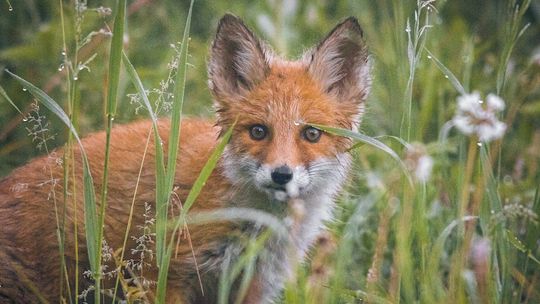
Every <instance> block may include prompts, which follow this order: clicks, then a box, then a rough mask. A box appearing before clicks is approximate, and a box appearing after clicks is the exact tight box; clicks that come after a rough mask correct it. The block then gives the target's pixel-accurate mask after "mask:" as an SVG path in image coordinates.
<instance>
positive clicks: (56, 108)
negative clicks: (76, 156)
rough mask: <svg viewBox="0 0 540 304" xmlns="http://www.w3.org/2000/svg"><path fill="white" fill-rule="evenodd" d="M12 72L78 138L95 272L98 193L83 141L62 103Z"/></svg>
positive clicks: (89, 244) (89, 248)
mask: <svg viewBox="0 0 540 304" xmlns="http://www.w3.org/2000/svg"><path fill="white" fill-rule="evenodd" d="M6 72H7V73H8V74H10V75H11V76H12V77H13V78H15V80H17V81H18V82H19V83H20V84H21V85H22V86H23V87H24V88H25V89H27V90H28V92H30V94H32V96H34V98H36V99H37V100H38V101H39V102H41V103H42V104H43V105H44V106H45V107H46V108H47V109H49V110H50V111H51V112H53V114H54V115H56V116H57V117H58V118H59V119H60V120H61V121H62V122H63V123H64V124H65V125H66V126H67V127H68V128H69V130H70V132H71V133H72V134H73V137H74V138H75V139H76V140H77V143H78V144H79V147H80V151H81V156H82V160H83V185H84V216H85V228H86V229H85V230H86V242H87V246H88V258H89V260H90V267H91V269H92V271H93V272H94V273H96V272H97V271H98V269H99V265H98V264H96V260H97V257H98V256H99V252H98V246H97V244H98V240H97V235H98V223H97V217H96V194H95V189H94V181H93V178H92V174H91V173H90V165H89V163H88V159H87V157H86V153H85V151H84V147H83V145H82V142H81V140H80V138H79V135H78V134H77V131H76V130H75V127H74V126H73V124H72V123H71V121H70V119H69V117H68V116H67V114H66V113H65V112H64V110H62V108H61V107H60V105H58V103H57V102H56V101H54V100H53V99H52V98H51V97H49V95H47V94H46V93H45V92H43V91H42V90H41V89H39V88H38V87H36V86H34V85H33V84H31V83H30V82H28V81H26V80H24V79H23V78H21V77H19V76H17V75H15V74H13V73H11V72H10V71H6Z"/></svg>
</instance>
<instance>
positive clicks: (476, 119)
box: [452, 92, 506, 142]
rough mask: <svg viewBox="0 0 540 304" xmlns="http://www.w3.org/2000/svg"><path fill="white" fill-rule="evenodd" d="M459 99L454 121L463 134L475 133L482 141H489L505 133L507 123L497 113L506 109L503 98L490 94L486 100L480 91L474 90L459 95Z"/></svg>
mask: <svg viewBox="0 0 540 304" xmlns="http://www.w3.org/2000/svg"><path fill="white" fill-rule="evenodd" d="M457 101H458V105H457V111H456V115H455V116H454V118H453V119H452V121H453V123H454V126H456V128H457V129H458V130H459V131H461V132H462V133H463V134H465V135H473V134H474V135H476V136H477V137H478V139H479V140H480V141H482V142H489V141H492V140H494V139H498V138H501V137H502V136H503V135H504V132H505V131H506V124H505V123H503V122H501V121H499V119H498V118H497V115H496V114H497V113H498V112H500V111H502V110H504V100H502V98H500V97H499V96H497V95H494V94H489V95H488V96H487V98H486V102H484V101H482V100H481V99H480V94H479V93H478V92H473V93H471V94H465V95H462V96H460V97H458V100H457Z"/></svg>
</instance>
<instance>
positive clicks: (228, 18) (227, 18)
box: [218, 13, 243, 27]
mask: <svg viewBox="0 0 540 304" xmlns="http://www.w3.org/2000/svg"><path fill="white" fill-rule="evenodd" d="M239 23H240V24H243V22H242V19H240V18H239V17H237V16H235V15H233V14H231V13H226V14H225V15H223V17H221V19H220V20H219V26H218V27H222V26H224V25H230V24H239Z"/></svg>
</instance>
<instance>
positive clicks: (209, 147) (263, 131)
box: [0, 15, 369, 303]
mask: <svg viewBox="0 0 540 304" xmlns="http://www.w3.org/2000/svg"><path fill="white" fill-rule="evenodd" d="M368 70H369V67H368V64H367V55H366V52H365V47H364V46H363V42H362V39H361V32H360V29H359V27H358V25H357V23H356V21H355V20H353V19H348V20H347V21H345V22H344V23H342V24H340V25H339V26H338V27H336V29H335V30H334V31H333V32H332V33H331V34H330V35H329V36H328V37H327V38H326V39H325V40H324V41H323V42H321V44H319V46H318V47H317V48H316V49H315V50H313V51H312V52H310V53H308V55H306V56H305V57H304V58H303V59H302V60H299V61H285V60H282V59H280V58H278V57H277V56H274V55H272V54H271V53H270V52H268V51H266V50H265V46H264V45H262V44H261V43H260V42H259V41H258V40H257V39H256V38H255V37H254V36H253V34H252V33H251V32H250V31H249V30H248V29H247V28H246V27H245V26H244V25H243V24H242V22H241V21H240V20H239V19H237V18H236V17H233V16H230V15H227V16H225V17H224V18H223V19H222V21H221V23H220V27H219V29H218V34H217V35H216V39H215V41H214V44H213V47H212V58H211V60H210V63H209V76H210V89H211V90H212V92H213V94H214V98H215V100H216V108H217V112H218V116H217V121H207V120H202V119H185V120H184V121H183V122H182V125H181V142H180V151H179V154H178V158H177V161H178V163H177V170H176V171H177V174H176V178H175V185H174V189H173V191H174V194H173V195H172V196H171V197H172V199H171V202H172V207H171V210H173V211H171V212H170V214H173V215H174V214H178V212H179V208H180V206H179V205H180V203H181V202H184V201H185V199H186V197H187V194H188V192H189V190H190V189H191V187H192V185H193V183H194V181H195V179H196V177H197V176H198V174H199V172H200V171H201V169H202V167H203V165H204V163H205V162H206V160H207V159H208V157H209V156H210V154H211V153H212V151H213V149H214V147H215V146H216V144H217V142H218V140H219V136H220V134H222V133H223V132H224V131H225V130H226V129H227V128H228V127H229V126H231V125H232V124H233V122H235V121H236V125H235V127H234V130H233V134H232V137H231V141H230V142H229V144H228V145H227V146H226V149H225V152H224V154H223V156H222V159H221V160H220V161H219V163H218V165H217V167H216V169H215V170H214V172H213V173H212V175H211V176H210V178H209V179H208V181H207V182H206V185H205V187H204V188H203V191H202V192H201V194H200V195H199V197H198V198H197V200H196V202H195V204H194V205H193V207H192V208H191V210H190V212H193V213H197V212H201V211H211V210H217V209H222V208H252V209H255V210H259V211H264V212H267V213H269V214H271V215H272V216H274V217H276V218H278V219H279V220H283V222H284V223H285V225H286V226H287V227H286V230H287V231H288V232H289V233H288V234H289V235H288V236H286V237H283V236H277V235H276V236H272V237H271V238H270V239H269V240H268V241H267V242H266V244H265V246H264V250H263V252H262V253H261V255H260V256H259V258H258V260H257V266H256V275H255V276H254V278H253V279H252V282H251V284H250V287H249V289H248V292H247V294H246V295H245V298H244V303H267V302H270V301H272V299H274V298H275V297H276V296H277V295H278V294H279V291H280V290H281V288H282V287H283V283H284V281H285V280H286V279H287V278H289V277H290V275H291V274H292V272H293V271H294V267H295V265H296V264H297V263H298V262H300V261H301V260H302V258H303V257H304V256H305V254H306V251H307V250H308V249H309V246H310V245H311V244H312V242H313V240H314V239H315V237H316V236H317V234H318V232H319V231H320V229H321V227H322V224H323V222H324V221H325V220H327V219H329V218H330V217H331V211H332V206H333V200H334V199H335V196H336V195H337V193H338V192H339V190H340V188H341V186H342V184H343V182H344V180H345V177H346V174H347V170H348V166H349V162H350V156H349V155H348V154H347V152H346V151H347V149H348V148H349V146H350V141H349V140H348V139H346V138H341V137H337V136H332V135H330V134H322V132H321V131H319V130H317V129H315V128H312V127H309V126H308V125H306V124H305V123H316V124H324V125H331V126H335V127H341V128H345V129H355V128H356V127H357V125H358V123H359V118H360V115H361V112H362V107H363V101H364V100H365V98H366V95H367V92H368V89H369V78H368V72H369V71H368ZM151 127H152V125H151V123H150V122H148V121H142V122H136V123H132V124H128V125H124V126H118V127H116V128H114V129H113V131H112V140H111V150H110V162H109V175H108V176H109V181H108V197H107V211H106V218H105V229H104V231H105V239H106V241H107V243H108V245H109V246H111V247H112V248H113V249H118V248H121V247H122V242H123V238H124V233H125V229H126V225H127V222H128V218H129V213H130V207H131V202H132V200H134V206H135V210H134V212H133V224H132V226H131V231H130V235H132V236H137V235H140V228H139V227H140V225H143V224H144V220H145V218H144V217H143V214H145V208H144V207H145V203H149V204H151V205H152V208H151V210H154V208H153V207H154V206H153V202H154V201H155V166H154V164H155V163H154V159H155V155H154V153H155V151H154V149H153V148H152V147H153V141H152V138H153V137H152V136H150V137H149V134H151V133H150V131H151ZM169 129H170V125H169V124H168V122H166V121H160V123H159V131H160V135H161V137H162V139H163V141H164V144H163V146H164V147H167V141H168V134H169ZM147 138H149V141H150V142H149V144H148V147H149V148H148V149H146V150H145V147H146V146H147V145H146V141H147ZM83 146H84V149H85V151H86V154H87V155H88V159H89V162H90V167H91V172H92V176H93V177H94V182H95V186H96V193H98V194H99V193H101V189H100V185H101V184H102V180H101V178H102V175H103V172H102V170H103V163H104V146H105V134H104V133H103V132H101V133H95V134H93V135H90V136H88V137H87V138H85V139H83ZM62 153H63V152H62V151H61V150H60V151H58V152H57V153H56V156H53V157H51V156H44V157H42V158H39V159H36V160H34V161H32V162H30V163H29V164H27V165H26V166H23V167H21V168H19V169H17V170H15V171H14V172H13V173H12V174H11V175H10V176H9V177H7V178H5V179H3V180H1V181H0V261H1V263H0V302H9V301H13V302H34V301H36V300H37V298H36V296H35V291H38V293H39V294H41V295H42V296H44V297H45V298H46V299H47V300H50V301H53V302H56V301H58V299H59V297H60V287H59V286H60V285H61V282H60V280H61V279H60V278H61V275H60V260H61V259H60V256H59V249H58V241H57V232H56V231H57V225H58V223H57V219H56V216H55V214H56V213H55V208H56V210H57V212H58V214H60V215H61V214H63V212H64V210H65V215H66V216H65V220H66V222H65V243H66V245H65V249H64V251H65V256H66V263H67V270H68V273H69V274H70V275H69V276H70V277H69V280H70V282H71V286H72V289H73V282H75V278H74V276H75V275H74V271H75V265H76V263H77V261H78V266H79V273H82V272H83V271H85V270H88V269H89V265H88V263H87V258H86V247H85V243H86V241H85V236H84V214H83V194H82V189H81V186H82V182H81V181H82V171H81V168H82V164H81V159H80V152H79V151H78V150H77V149H75V150H74V154H75V157H74V160H75V162H74V163H72V164H70V166H71V168H74V174H75V180H76V181H77V185H78V188H77V189H76V191H75V192H73V190H72V189H73V188H72V187H71V186H70V187H69V192H68V196H69V197H68V198H67V200H66V202H67V203H64V191H63V187H64V186H63V184H62V180H63V173H64V169H63V167H62V165H61V164H60V163H59V162H57V158H58V157H59V156H60V155H62ZM141 168H142V169H141ZM134 197H135V198H134ZM98 201H99V197H98ZM54 202H56V204H55V203H54ZM237 210H245V209H237ZM75 223H78V225H77V227H78V230H77V231H75ZM261 230H262V229H261V226H260V225H258V224H254V223H250V222H249V221H223V222H215V223H210V224H205V225H194V226H192V227H190V228H189V235H190V239H191V242H192V244H191V246H190V244H189V242H188V241H187V240H183V241H181V242H180V243H179V245H178V246H177V249H176V251H177V252H176V254H175V255H174V256H173V258H172V260H171V266H170V271H169V276H168V282H169V283H168V286H167V299H168V301H169V302H180V303H214V302H216V293H217V288H218V287H217V286H218V282H219V277H220V275H221V274H222V271H223V268H224V267H226V266H227V265H229V264H231V263H234V261H235V258H237V257H238V256H239V255H240V254H241V253H242V252H243V251H244V249H245V248H244V247H245V243H244V242H242V241H241V240H240V239H241V238H242V236H244V237H254V236H256V235H258V234H259V233H260V232H261ZM75 235H76V236H77V238H78V257H76V256H75V245H74V240H75ZM136 245H137V244H136V243H135V241H134V240H132V239H130V241H129V242H128V245H127V247H126V248H127V251H129V249H130V248H135V247H136ZM192 249H193V250H192ZM130 258H133V257H132V256H130V253H129V252H127V257H126V258H125V259H126V260H127V259H130ZM4 261H7V262H4ZM197 272H199V274H200V276H201V281H202V285H203V290H204V295H203V294H202V293H201V288H200V287H199V278H198V274H197ZM145 277H146V278H147V279H149V280H156V278H157V271H156V269H155V267H148V269H146V270H145ZM80 282H81V284H80V285H81V286H82V287H84V286H85V279H84V278H82V276H80ZM64 285H65V284H64ZM72 292H73V290H72ZM63 293H64V295H65V294H66V291H65V290H64V291H63ZM233 296H236V295H235V294H234V292H233Z"/></svg>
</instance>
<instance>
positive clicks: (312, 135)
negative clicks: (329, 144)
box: [306, 128, 321, 141]
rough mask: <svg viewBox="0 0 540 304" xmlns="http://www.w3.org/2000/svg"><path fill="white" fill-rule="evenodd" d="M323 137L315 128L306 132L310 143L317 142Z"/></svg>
mask: <svg viewBox="0 0 540 304" xmlns="http://www.w3.org/2000/svg"><path fill="white" fill-rule="evenodd" d="M320 135H321V133H320V131H319V130H317V129H315V128H308V129H307V130H306V138H307V139H308V140H309V141H317V140H318V139H319V136H320Z"/></svg>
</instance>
